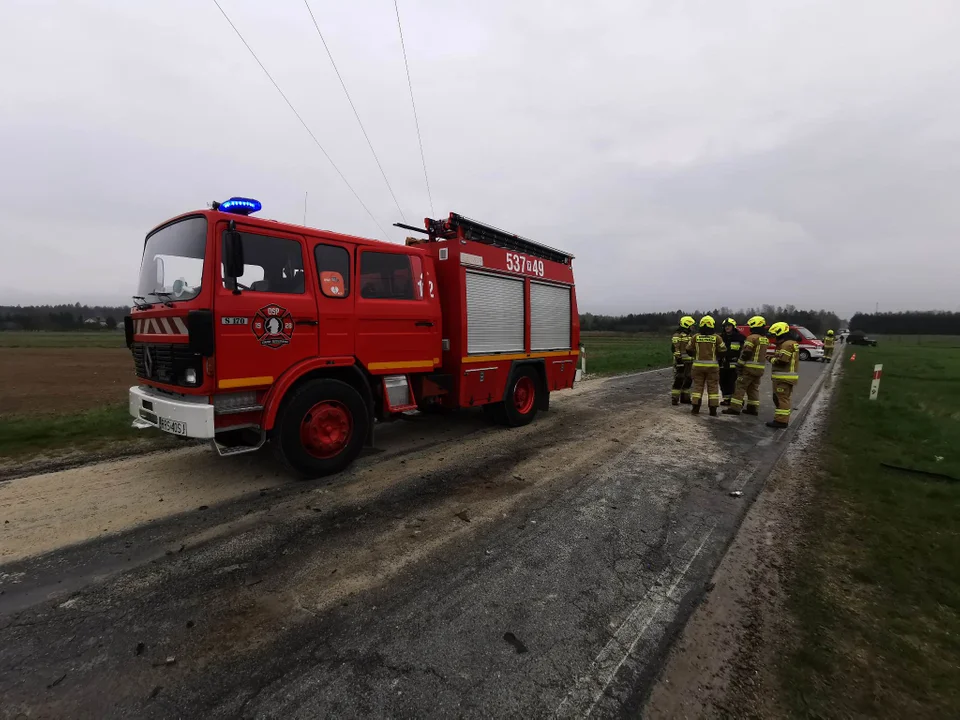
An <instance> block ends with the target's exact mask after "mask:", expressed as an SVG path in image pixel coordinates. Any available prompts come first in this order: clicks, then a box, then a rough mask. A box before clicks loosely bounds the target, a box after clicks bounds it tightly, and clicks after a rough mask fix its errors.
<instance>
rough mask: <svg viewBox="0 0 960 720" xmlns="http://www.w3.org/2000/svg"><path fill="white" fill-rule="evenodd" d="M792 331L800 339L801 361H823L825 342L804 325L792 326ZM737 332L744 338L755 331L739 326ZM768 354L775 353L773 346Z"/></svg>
mask: <svg viewBox="0 0 960 720" xmlns="http://www.w3.org/2000/svg"><path fill="white" fill-rule="evenodd" d="M790 329H791V330H793V331H794V332H795V333H796V334H797V336H798V337H799V342H800V359H801V360H821V361H822V360H823V342H822V341H820V340H818V339H817V336H816V335H814V334H813V333H812V332H810V331H809V330H807V329H806V328H805V327H804V326H803V325H791V326H790ZM737 330H739V331H740V333H741V334H742V335H743V336H744V337H746V336H747V335H749V334H750V333H752V332H753V330H751V329H750V328H749V327H747V326H746V325H738V326H737ZM767 353H768V354H772V353H773V345H772V344H771V345H770V349H769V350H768V351H767Z"/></svg>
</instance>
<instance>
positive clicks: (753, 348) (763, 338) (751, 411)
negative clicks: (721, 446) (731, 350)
mask: <svg viewBox="0 0 960 720" xmlns="http://www.w3.org/2000/svg"><path fill="white" fill-rule="evenodd" d="M747 326H748V327H749V328H750V331H751V332H750V334H749V335H748V336H747V339H746V340H744V341H743V349H742V350H741V352H740V359H739V360H738V361H737V369H738V370H739V371H740V374H739V376H738V377H737V387H736V389H735V390H734V391H733V397H732V398H730V407H728V408H727V409H726V410H724V411H723V414H724V415H739V414H740V413H741V411H742V412H743V414H744V415H759V414H760V381H761V380H762V379H763V371H764V368H765V367H766V365H767V347H768V346H769V345H770V339H769V338H768V337H767V333H766V332H765V328H766V326H767V321H766V320H764V319H763V318H762V317H761V316H759V315H754V316H753V317H752V318H750V319H749V320H747ZM744 396H746V403H747V406H746V407H744V406H743V403H744Z"/></svg>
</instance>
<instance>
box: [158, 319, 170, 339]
mask: <svg viewBox="0 0 960 720" xmlns="http://www.w3.org/2000/svg"><path fill="white" fill-rule="evenodd" d="M160 324H161V325H163V332H164V333H166V334H167V335H173V328H171V327H170V323H169V322H167V319H166V318H160Z"/></svg>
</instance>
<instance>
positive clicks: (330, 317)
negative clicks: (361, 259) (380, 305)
mask: <svg viewBox="0 0 960 720" xmlns="http://www.w3.org/2000/svg"><path fill="white" fill-rule="evenodd" d="M353 257H354V247H353V246H352V245H349V244H345V243H340V242H335V241H330V240H326V239H323V240H320V241H319V242H318V243H317V245H315V246H314V248H313V258H314V262H315V264H316V271H317V279H318V283H319V284H318V288H319V292H318V294H317V308H318V309H319V311H320V313H319V322H320V325H319V328H318V330H319V342H320V355H322V356H323V357H353V355H354V351H355V347H354V312H353V307H354V298H355V297H356V292H355V291H354V288H353V277H352V275H353V273H352V272H351V270H352V268H353Z"/></svg>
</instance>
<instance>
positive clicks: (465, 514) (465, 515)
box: [457, 510, 470, 522]
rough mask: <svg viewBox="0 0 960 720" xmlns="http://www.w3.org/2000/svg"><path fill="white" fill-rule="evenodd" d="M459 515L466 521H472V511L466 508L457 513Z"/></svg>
mask: <svg viewBox="0 0 960 720" xmlns="http://www.w3.org/2000/svg"><path fill="white" fill-rule="evenodd" d="M457 517H458V518H460V519H461V520H463V521H464V522H470V513H468V512H467V511H466V510H461V511H460V512H458V513H457Z"/></svg>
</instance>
